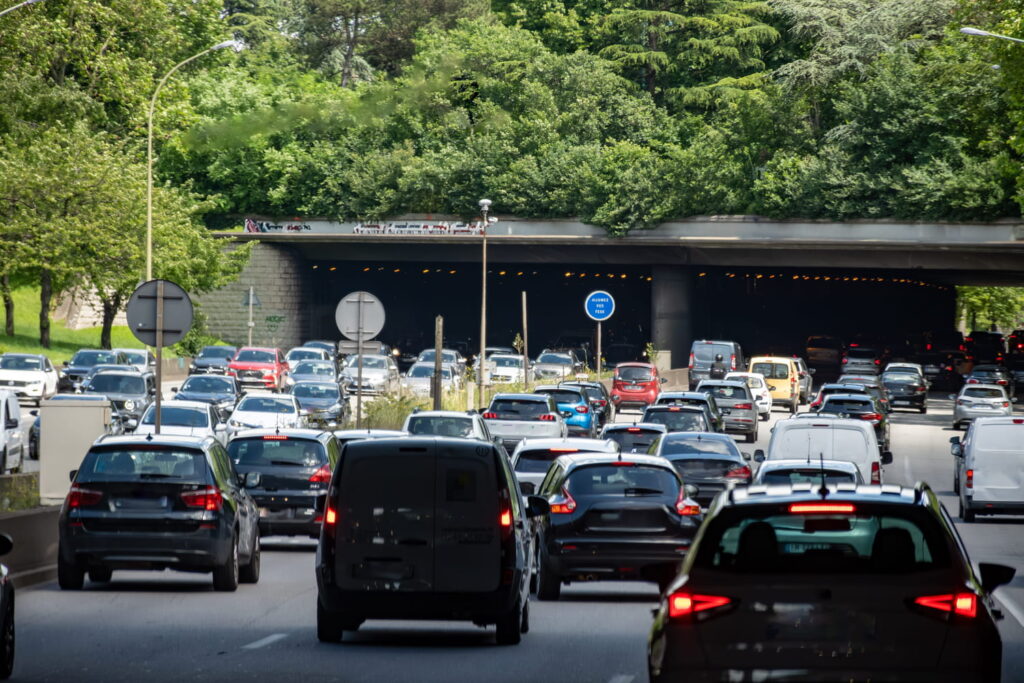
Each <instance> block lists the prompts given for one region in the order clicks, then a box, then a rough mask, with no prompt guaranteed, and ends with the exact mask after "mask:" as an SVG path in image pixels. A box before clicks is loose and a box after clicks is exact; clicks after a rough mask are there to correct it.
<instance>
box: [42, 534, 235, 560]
mask: <svg viewBox="0 0 1024 683" xmlns="http://www.w3.org/2000/svg"><path fill="white" fill-rule="evenodd" d="M230 552H231V535H230V533H228V531H227V530H222V529H221V528H220V525H218V527H217V528H215V529H199V530H197V531H192V532H181V533H174V532H159V533H158V532H134V533H125V532H90V531H85V530H84V529H82V528H81V527H72V528H68V527H66V526H62V527H61V531H60V553H61V555H62V558H63V559H64V561H65V562H71V563H81V564H83V565H87V566H88V565H103V566H108V567H114V568H126V569H163V568H171V569H183V570H209V569H212V568H213V567H215V566H218V565H221V564H224V563H225V562H227V560H228V554H229V553H230Z"/></svg>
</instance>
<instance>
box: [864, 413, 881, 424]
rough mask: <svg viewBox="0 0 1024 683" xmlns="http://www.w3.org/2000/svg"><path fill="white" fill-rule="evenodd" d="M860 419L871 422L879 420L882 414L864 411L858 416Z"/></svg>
mask: <svg viewBox="0 0 1024 683" xmlns="http://www.w3.org/2000/svg"><path fill="white" fill-rule="evenodd" d="M860 419H862V420H870V421H871V422H879V421H881V419H882V416H881V415H879V414H878V413H864V414H863V415H861V416H860Z"/></svg>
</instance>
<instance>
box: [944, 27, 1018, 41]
mask: <svg viewBox="0 0 1024 683" xmlns="http://www.w3.org/2000/svg"><path fill="white" fill-rule="evenodd" d="M960 33H966V34H967V35H969V36H982V37H983V38H999V39H1000V40H1011V41H1013V42H1015V43H1024V40H1021V39H1020V38H1011V37H1010V36H1004V35H1001V34H999V33H992V32H991V31H983V30H982V29H980V28H974V27H973V26H964V27H963V28H961V29H960Z"/></svg>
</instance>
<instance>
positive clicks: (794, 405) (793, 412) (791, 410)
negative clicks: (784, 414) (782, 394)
mask: <svg viewBox="0 0 1024 683" xmlns="http://www.w3.org/2000/svg"><path fill="white" fill-rule="evenodd" d="M797 410H798V408H797V401H795V400H794V401H790V403H789V413H790V415H796V411H797Z"/></svg>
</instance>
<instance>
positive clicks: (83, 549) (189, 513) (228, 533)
mask: <svg viewBox="0 0 1024 683" xmlns="http://www.w3.org/2000/svg"><path fill="white" fill-rule="evenodd" d="M259 483H260V481H259V475H258V474H251V475H248V476H247V477H246V478H245V479H242V478H241V477H240V475H238V474H237V473H236V472H235V469H234V467H232V465H231V460H230V458H228V454H227V451H226V450H224V447H223V446H221V444H220V443H219V442H218V441H217V440H216V439H214V438H212V437H206V438H199V437H190V436H147V437H135V436H104V437H100V438H99V439H97V441H96V442H95V443H94V444H93V445H92V447H91V448H90V449H89V452H88V453H86V455H85V459H84V460H83V461H82V465H81V467H79V469H77V470H72V471H71V490H70V492H69V493H68V496H67V498H66V499H65V501H64V506H63V507H62V508H61V511H60V522H59V527H60V547H59V551H58V557H57V581H58V583H59V584H60V587H61V588H62V589H64V590H77V589H80V588H82V585H83V582H84V579H85V574H86V572H88V574H89V580H90V581H94V582H96V583H106V582H107V581H110V577H111V573H112V572H113V570H115V569H156V570H163V569H178V570H181V571H194V572H213V587H214V589H216V590H220V591H233V590H235V589H236V588H237V587H238V583H239V581H241V582H242V583H256V582H257V581H259V578H260V540H259V533H258V529H257V520H258V517H259V511H258V510H257V509H256V504H255V503H253V500H252V498H251V497H250V496H249V494H248V493H247V492H246V491H245V486H249V487H253V486H257V485H258V484H259Z"/></svg>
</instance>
